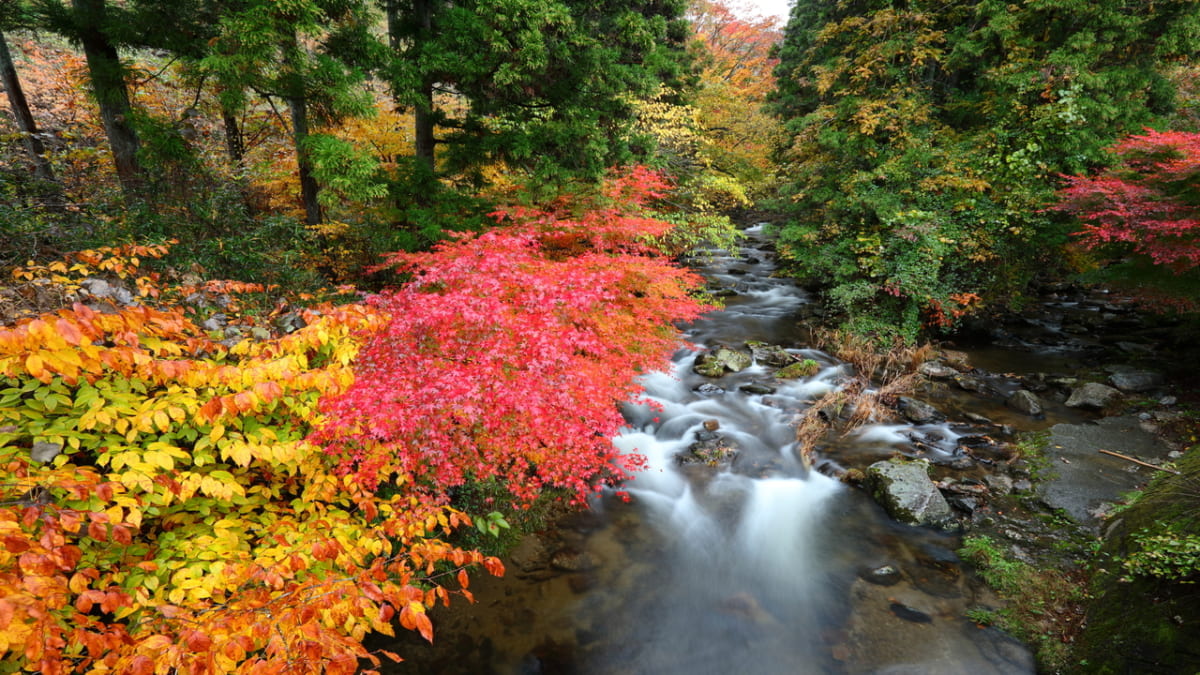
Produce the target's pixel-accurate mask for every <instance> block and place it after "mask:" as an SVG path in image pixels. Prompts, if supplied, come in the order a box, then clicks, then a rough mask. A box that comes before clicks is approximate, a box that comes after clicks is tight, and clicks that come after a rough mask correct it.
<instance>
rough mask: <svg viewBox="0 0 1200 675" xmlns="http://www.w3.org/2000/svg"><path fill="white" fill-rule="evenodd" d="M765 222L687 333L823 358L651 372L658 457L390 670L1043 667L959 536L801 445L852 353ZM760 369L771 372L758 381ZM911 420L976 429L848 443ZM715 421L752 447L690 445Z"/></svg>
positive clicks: (640, 423) (652, 440) (514, 561)
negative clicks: (725, 456)
mask: <svg viewBox="0 0 1200 675" xmlns="http://www.w3.org/2000/svg"><path fill="white" fill-rule="evenodd" d="M747 235H748V236H747V239H746V241H745V242H744V245H743V247H742V249H741V250H739V251H738V252H737V253H736V254H726V255H718V257H715V258H713V259H712V260H710V261H708V262H707V263H705V264H704V265H703V266H702V271H703V273H704V274H705V276H706V277H707V278H708V279H709V280H710V283H711V284H712V285H713V286H714V287H725V288H730V289H733V290H734V291H736V294H734V295H731V296H729V297H727V298H724V302H725V307H724V308H723V309H721V310H719V311H714V312H711V313H709V314H708V315H706V316H705V317H703V318H702V319H701V320H699V321H697V322H695V323H694V324H693V325H691V326H689V327H688V329H687V331H686V338H687V339H688V340H689V341H690V342H692V343H693V344H694V345H696V346H697V347H700V348H701V349H707V348H712V347H715V346H717V345H727V346H729V347H732V348H735V349H739V350H743V351H745V346H744V344H745V342H746V341H747V340H757V341H761V342H764V343H768V344H771V345H782V346H784V347H785V348H787V349H788V351H789V352H790V353H793V354H795V355H797V356H800V357H803V358H806V359H812V360H814V361H816V362H817V363H818V364H819V366H818V368H817V372H816V373H815V374H813V375H811V376H809V377H802V378H798V379H792V380H776V379H774V378H772V377H771V372H772V371H773V370H774V369H773V368H767V367H764V366H762V365H754V366H752V367H750V368H748V369H746V370H743V371H741V372H738V373H729V374H726V375H725V376H724V377H721V378H708V377H703V376H701V375H698V374H696V373H695V372H693V370H692V365H693V362H694V360H695V359H696V357H697V354H698V353H699V352H697V351H693V350H687V349H684V350H680V352H678V353H677V354H676V356H675V361H674V367H673V370H672V371H671V372H669V373H653V374H650V375H648V376H646V377H645V379H644V384H645V387H646V390H647V399H648V402H646V403H642V404H638V405H630V406H628V407H627V410H626V419H627V420H628V422H629V426H628V428H627V430H626V431H625V432H624V433H623V434H622V435H620V436H619V437H617V438H615V439H614V443H615V444H616V445H617V447H618V448H619V449H621V450H622V451H623V452H639V453H641V454H643V455H645V456H646V457H647V458H648V467H647V469H646V470H645V471H644V472H642V473H640V474H638V475H637V476H636V477H635V478H634V479H633V480H632V481H630V482H628V483H627V484H626V485H625V486H624V487H625V489H624V493H623V494H618V493H614V494H608V495H605V496H603V497H602V498H599V499H597V500H596V501H595V503H594V504H593V506H592V509H590V510H588V511H586V512H583V513H578V514H573V515H571V516H569V517H567V518H566V519H565V520H564V521H563V522H562V523H560V525H559V527H558V528H557V529H556V531H554V532H553V533H550V534H547V535H544V536H538V537H532V536H531V537H527V538H526V539H525V540H524V541H523V542H522V543H521V544H520V545H519V546H518V547H517V549H516V550H515V551H513V553H512V554H511V558H510V559H508V560H506V561H505V564H506V566H507V567H508V572H507V574H506V576H505V577H504V578H500V579H490V578H483V575H480V576H478V577H476V580H475V581H473V584H472V591H473V592H474V593H475V594H476V598H477V600H478V602H477V603H476V604H473V605H471V604H468V603H466V602H463V601H461V600H458V601H456V602H455V603H453V607H452V608H450V609H449V610H444V611H441V612H440V613H439V614H437V615H435V616H434V624H435V627H436V631H437V637H436V640H435V644H434V645H433V647H427V646H425V645H424V644H423V643H421V642H419V640H414V639H411V636H408V637H406V638H402V639H404V640H405V642H404V644H403V645H402V646H400V647H397V648H395V651H398V652H400V653H402V654H404V655H405V658H406V659H408V660H407V661H406V662H405V663H403V664H400V665H399V666H395V667H393V668H392V669H391V670H389V671H387V672H393V673H429V674H434V673H437V674H444V673H472V674H483V673H495V674H497V675H508V674H514V675H516V674H533V673H547V674H549V673H573V674H574V673H578V674H597V675H599V674H606V675H607V674H614V675H615V674H630V675H633V674H646V675H659V674H663V675H673V674H680V675H683V674H686V675H706V674H731V673H762V674H774V673H781V674H782V673H892V674H899V673H914V674H915V673H922V674H929V673H947V674H949V673H967V672H969V673H972V674H973V675H985V674H988V673H1027V672H1033V665H1032V658H1031V657H1030V655H1029V653H1028V651H1027V650H1026V649H1025V648H1024V647H1023V646H1021V645H1020V644H1018V643H1016V642H1015V641H1013V640H1011V639H1010V638H1008V637H1006V636H1005V635H1003V634H1002V633H999V632H998V631H994V630H992V629H985V628H980V627H978V626H976V625H975V624H974V623H972V622H971V621H969V620H968V619H967V618H966V614H967V611H968V610H969V609H970V608H972V607H976V606H980V605H984V606H987V605H989V603H990V604H991V605H992V606H994V603H995V599H994V598H992V597H991V596H990V594H989V592H988V591H987V590H986V589H985V588H983V587H982V585H981V584H980V583H979V582H978V581H977V580H976V579H974V578H973V577H972V576H971V575H970V574H969V573H968V572H967V571H966V570H965V569H964V567H963V565H962V564H961V562H960V560H959V559H958V557H957V555H956V554H955V552H954V551H955V550H956V549H957V548H958V547H959V545H960V541H961V540H960V536H959V535H958V534H954V533H946V532H942V531H939V530H935V529H932V528H921V527H913V526H907V525H901V524H898V523H896V522H894V521H892V520H891V519H890V518H889V517H888V516H887V514H886V513H884V511H883V509H882V508H881V507H879V506H878V505H877V504H876V503H875V502H874V501H873V500H872V499H871V498H870V496H869V495H867V494H866V493H865V491H864V490H862V489H859V488H854V487H851V486H848V485H844V484H843V483H841V482H839V481H837V480H835V479H833V478H830V477H828V476H826V475H824V474H822V473H820V472H818V471H809V470H806V469H805V468H804V466H802V464H801V463H800V461H798V459H797V452H796V450H797V448H796V442H795V428H794V425H793V421H794V418H795V415H796V413H797V411H800V410H803V409H804V408H806V407H807V406H808V405H810V404H811V403H812V402H813V400H814V399H815V398H819V397H820V396H821V395H822V394H824V393H825V392H827V391H829V390H830V389H832V388H834V387H837V386H838V384H839V381H840V379H841V378H843V377H844V376H845V375H846V374H847V373H848V368H849V366H846V365H844V364H841V363H839V362H838V361H837V360H836V359H834V358H833V357H831V356H829V355H827V354H825V353H823V352H819V351H816V350H811V349H806V348H804V344H803V343H802V340H803V338H802V333H801V329H800V327H799V321H798V317H799V316H800V312H799V310H800V309H801V308H802V306H803V305H804V303H806V302H807V301H808V299H807V296H806V294H805V292H804V291H803V290H801V289H800V288H798V287H796V286H795V285H793V284H792V283H791V282H790V281H788V280H785V279H778V278H774V277H772V276H771V273H772V271H773V264H772V253H771V250H770V248H771V246H770V243H769V241H767V239H766V238H765V237H764V236H763V232H762V228H761V227H754V228H751V229H750V230H748V231H747ZM756 384H757V385H765V386H766V387H767V388H766V389H761V388H757V387H753V386H750V387H749V388H750V391H752V392H761V393H747V392H746V391H744V390H743V389H742V388H743V387H747V386H749V385H756ZM771 389H773V390H774V391H770V390H771ZM906 432H908V433H906ZM912 433H920V434H921V436H922V437H923V438H935V439H943V441H944V448H943V449H941V450H939V447H938V446H937V444H934V447H933V448H932V449H929V452H931V453H933V454H934V455H937V454H938V453H939V452H942V453H944V454H945V456H946V458H949V457H951V456H952V455H953V452H954V439H955V438H956V436H957V435H956V433H955V431H954V430H953V429H951V428H950V427H948V426H946V425H944V424H943V425H921V428H919V429H917V428H914V427H913V425H907V426H905V425H895V424H891V425H874V426H868V427H866V428H863V429H861V430H859V431H857V432H854V433H853V434H851V435H849V436H847V437H845V438H843V439H841V440H840V441H839V442H838V443H837V444H836V447H835V448H834V449H833V450H834V451H835V452H836V453H847V454H853V455H856V456H858V457H860V458H861V457H862V456H864V455H865V456H870V457H878V458H879V459H884V458H887V457H888V456H889V455H891V454H892V453H893V452H894V451H895V450H897V449H899V448H900V447H902V446H903V445H904V444H905V443H909V442H911V441H910V440H909V437H910V436H911V434H912ZM714 436H719V437H720V438H721V439H724V440H725V441H728V442H729V443H730V444H731V445H733V446H735V447H736V448H737V453H736V456H734V457H733V459H732V461H731V462H724V463H720V464H719V465H718V466H716V467H714V466H711V465H707V464H705V463H703V462H699V463H693V464H683V463H681V462H680V461H679V460H678V459H677V456H678V455H680V454H681V453H686V452H687V451H688V448H689V446H691V445H693V444H694V443H696V442H697V440H698V439H700V440H702V439H705V438H709V439H711V438H713V437H714ZM935 459H936V457H935ZM826 461H834V462H836V461H837V460H836V457H835V458H833V459H832V460H826ZM857 463H859V462H856V464H857Z"/></svg>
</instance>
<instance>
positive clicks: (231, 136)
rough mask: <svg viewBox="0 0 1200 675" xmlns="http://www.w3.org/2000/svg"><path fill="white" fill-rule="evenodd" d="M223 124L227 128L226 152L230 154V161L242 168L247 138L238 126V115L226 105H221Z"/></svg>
mask: <svg viewBox="0 0 1200 675" xmlns="http://www.w3.org/2000/svg"><path fill="white" fill-rule="evenodd" d="M221 124H222V126H224V127H225V150H226V151H227V152H228V153H229V159H230V161H232V162H233V163H234V164H235V165H236V166H238V167H241V166H242V161H243V160H244V159H245V158H246V137H245V136H244V135H243V134H242V127H241V125H239V124H238V120H237V113H236V112H234V110H233V109H231V108H230V107H229V106H227V105H225V104H224V103H222V104H221Z"/></svg>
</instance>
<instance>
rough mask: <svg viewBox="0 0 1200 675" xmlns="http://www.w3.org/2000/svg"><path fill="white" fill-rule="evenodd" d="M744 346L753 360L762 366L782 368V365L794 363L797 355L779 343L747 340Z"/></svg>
mask: <svg viewBox="0 0 1200 675" xmlns="http://www.w3.org/2000/svg"><path fill="white" fill-rule="evenodd" d="M746 346H747V347H749V348H750V354H751V355H752V356H753V357H754V361H755V362H756V363H759V364H761V365H764V366H774V367H776V368H782V367H783V366H786V365H790V364H792V363H795V362H796V361H797V360H798V359H799V357H797V356H796V355H795V354H792V353H790V352H788V350H786V349H784V348H783V347H780V346H779V345H769V344H767V343H765V342H759V341H758V340H747V341H746Z"/></svg>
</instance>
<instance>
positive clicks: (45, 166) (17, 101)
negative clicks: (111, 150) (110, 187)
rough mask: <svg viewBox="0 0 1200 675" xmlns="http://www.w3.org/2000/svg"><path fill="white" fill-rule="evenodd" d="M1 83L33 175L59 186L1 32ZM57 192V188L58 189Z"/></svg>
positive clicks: (6, 42) (5, 39)
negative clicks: (30, 162)
mask: <svg viewBox="0 0 1200 675" xmlns="http://www.w3.org/2000/svg"><path fill="white" fill-rule="evenodd" d="M0 84H3V85H4V91H5V93H7V94H8V104H9V107H11V108H12V111H13V116H14V117H16V119H17V128H18V129H20V130H21V140H22V142H24V143H25V150H26V151H27V152H28V153H29V159H31V160H32V161H33V175H34V176H36V177H37V178H38V179H39V180H41V181H44V182H46V183H48V184H53V185H55V186H57V181H55V179H54V169H52V168H50V162H49V161H48V160H47V159H46V147H45V146H44V145H42V139H40V138H38V130H37V123H36V122H35V121H34V119H33V113H32V112H30V110H29V101H27V100H25V92H24V91H23V90H22V89H21V80H20V79H18V78H17V69H16V66H14V65H13V60H12V54H11V53H10V52H9V51H8V40H7V38H5V37H4V33H3V32H0ZM56 192H57V190H56Z"/></svg>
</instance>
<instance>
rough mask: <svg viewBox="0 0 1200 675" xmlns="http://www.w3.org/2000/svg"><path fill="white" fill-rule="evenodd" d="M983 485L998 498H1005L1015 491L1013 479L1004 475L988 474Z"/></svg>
mask: <svg viewBox="0 0 1200 675" xmlns="http://www.w3.org/2000/svg"><path fill="white" fill-rule="evenodd" d="M983 483H984V485H987V487H988V490H989V491H990V492H991V493H992V494H994V495H996V496H1000V497H1003V496H1004V495H1006V494H1008V493H1010V492H1012V491H1013V479H1012V478H1010V477H1008V476H1006V475H1004V474H1002V473H989V474H987V475H986V476H984V477H983Z"/></svg>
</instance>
